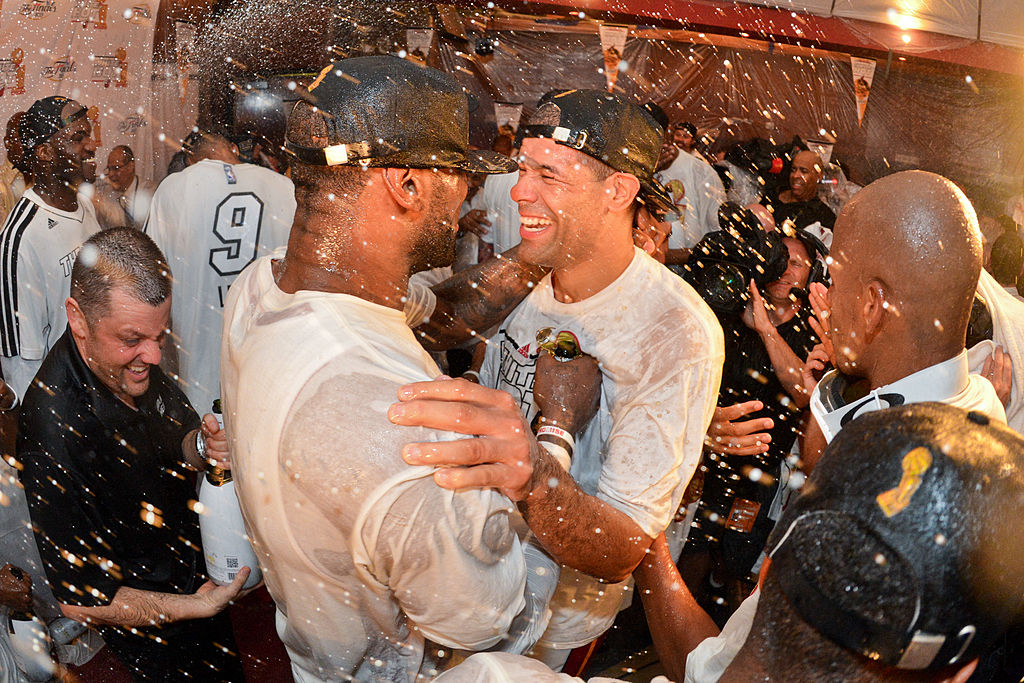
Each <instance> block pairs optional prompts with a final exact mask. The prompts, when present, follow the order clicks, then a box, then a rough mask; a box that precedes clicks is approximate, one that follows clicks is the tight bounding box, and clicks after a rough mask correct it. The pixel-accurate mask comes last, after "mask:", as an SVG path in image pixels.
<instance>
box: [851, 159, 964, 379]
mask: <svg viewBox="0 0 1024 683" xmlns="http://www.w3.org/2000/svg"><path fill="white" fill-rule="evenodd" d="M832 258H833V259H834V261H835V263H834V266H833V269H832V272H833V278H834V280H835V285H834V291H833V293H832V300H833V307H834V308H836V309H837V311H836V315H837V319H836V320H834V323H833V325H834V327H848V328H849V329H845V330H840V331H841V333H842V335H843V336H848V335H850V334H851V333H854V331H856V330H859V331H860V334H861V335H863V337H862V338H861V339H856V338H855V339H853V340H848V342H849V346H850V348H852V349H856V348H858V347H860V346H861V345H863V344H869V343H870V342H871V341H872V338H873V336H874V335H873V334H872V331H871V329H870V328H871V325H870V324H868V323H864V320H861V321H860V322H862V323H864V324H865V325H866V327H865V328H863V329H862V328H860V327H858V325H857V324H856V321H855V318H857V316H861V317H862V318H863V316H865V315H866V314H865V305H866V304H868V303H869V300H870V299H871V298H872V296H873V295H872V294H871V293H870V291H869V290H870V289H871V287H872V286H875V287H876V292H875V295H877V296H878V297H881V298H880V299H879V301H880V302H881V311H879V312H878V315H879V316H880V317H879V318H878V322H879V323H880V324H881V325H883V326H884V325H886V324H888V325H889V329H888V331H889V332H890V333H892V332H895V331H897V330H899V331H901V332H900V334H902V335H903V336H904V341H906V342H908V343H915V344H921V345H924V344H931V345H933V346H935V345H938V346H939V347H942V348H953V347H956V346H957V345H959V347H962V346H963V343H964V339H965V335H966V329H967V321H968V319H969V317H970V310H971V302H972V301H973V297H974V291H975V289H976V287H977V284H978V276H979V274H980V272H981V232H980V230H979V229H978V218H977V215H976V214H975V212H974V208H973V207H972V206H971V203H970V201H969V200H968V199H967V197H966V196H965V195H964V193H963V192H962V191H960V189H959V188H958V187H957V186H956V185H954V184H953V183H952V182H951V181H950V180H947V179H946V178H943V177H942V176H939V175H936V174H934V173H928V172H925V171H905V172H902V173H895V174H893V175H890V176H887V177H885V178H882V179H881V180H877V181H875V182H874V183H871V184H870V185H868V186H867V187H865V188H864V189H863V190H861V191H860V192H858V193H857V194H856V195H855V196H854V197H853V199H851V200H850V201H849V202H848V203H847V204H846V206H845V207H844V208H843V211H842V213H841V214H840V215H839V218H838V219H837V221H836V226H835V241H834V243H833V245H832ZM851 315H852V316H853V318H851V317H850V316H851ZM887 338H889V339H892V337H891V336H888V337H887ZM877 351H878V352H879V353H881V352H882V350H881V349H877ZM892 352H893V349H889V351H888V353H892ZM865 355H869V354H865ZM847 370H848V369H847Z"/></svg>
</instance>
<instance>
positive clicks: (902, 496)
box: [875, 446, 932, 517]
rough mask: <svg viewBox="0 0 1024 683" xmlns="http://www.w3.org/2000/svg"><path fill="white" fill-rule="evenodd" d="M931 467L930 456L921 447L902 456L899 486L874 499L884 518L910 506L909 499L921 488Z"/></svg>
mask: <svg viewBox="0 0 1024 683" xmlns="http://www.w3.org/2000/svg"><path fill="white" fill-rule="evenodd" d="M931 466H932V454H931V453H930V452H929V451H928V449H927V448H925V447H923V446H918V447H917V448H915V449H914V450H912V451H910V452H909V453H907V454H906V455H905V456H903V476H902V477H900V483H899V486H897V487H896V488H894V489H889V490H888V491H885V492H883V493H879V494H878V497H877V498H876V499H875V500H877V501H878V507H880V508H882V512H884V513H885V516H886V517H892V516H893V515H896V514H899V513H900V512H902V511H903V510H905V509H906V507H907V506H908V505H910V499H911V497H912V496H913V495H914V492H915V491H917V489H918V488H919V487H920V486H921V482H922V481H924V473H925V472H927V471H928V468H929V467H931Z"/></svg>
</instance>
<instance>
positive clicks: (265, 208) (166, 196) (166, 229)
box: [146, 159, 295, 415]
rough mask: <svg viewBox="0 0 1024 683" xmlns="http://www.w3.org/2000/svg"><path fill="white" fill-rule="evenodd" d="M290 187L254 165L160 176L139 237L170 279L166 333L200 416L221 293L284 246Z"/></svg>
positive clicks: (211, 388) (209, 381) (216, 354)
mask: <svg viewBox="0 0 1024 683" xmlns="http://www.w3.org/2000/svg"><path fill="white" fill-rule="evenodd" d="M294 216H295V187H294V186H293V185H292V182H291V180H289V179H288V178H286V177H284V176H283V175H280V174H279V173H274V172H273V171H271V170H269V169H266V168H263V167H262V166H255V165H253V164H226V163H223V162H221V161H214V160H212V159H205V160H203V161H200V162H198V163H196V164H193V165H192V166H189V167H188V168H186V169H185V170H183V171H181V172H179V173H174V174H171V175H169V176H167V177H166V178H165V179H164V181H163V182H162V183H160V187H158V188H157V191H156V193H155V194H154V195H153V205H152V209H151V210H150V214H149V222H148V223H147V224H146V232H147V233H148V234H149V235H150V237H152V238H153V241H155V242H156V243H157V245H158V246H159V247H160V249H162V250H163V252H164V254H165V255H166V256H167V260H168V262H169V265H170V266H171V272H172V273H173V275H174V294H173V296H172V300H171V327H172V329H173V333H174V334H173V340H174V343H175V345H176V347H177V352H178V354H177V355H178V374H179V375H180V376H181V379H182V381H183V383H184V389H185V393H186V394H187V395H188V397H189V400H190V401H191V402H192V406H193V407H194V408H195V409H196V411H198V412H199V414H200V415H202V414H203V413H206V412H209V411H210V408H211V406H212V403H213V400H214V399H215V398H217V397H218V396H220V336H221V322H222V319H223V308H224V300H225V299H226V298H227V291H228V287H230V286H231V283H232V282H234V281H235V277H237V276H238V274H239V273H241V272H242V270H243V269H244V268H245V267H246V266H247V265H249V264H250V263H252V262H253V261H255V260H256V259H257V258H258V257H260V256H264V255H266V254H269V253H270V252H272V251H273V250H274V249H276V248H278V247H281V246H284V245H285V244H287V243H288V231H289V230H290V228H291V224H292V218H293V217H294Z"/></svg>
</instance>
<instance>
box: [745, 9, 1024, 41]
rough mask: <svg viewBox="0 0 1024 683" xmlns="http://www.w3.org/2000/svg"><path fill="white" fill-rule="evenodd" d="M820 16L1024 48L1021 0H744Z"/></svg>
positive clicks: (1023, 12)
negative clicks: (862, 21) (857, 20)
mask: <svg viewBox="0 0 1024 683" xmlns="http://www.w3.org/2000/svg"><path fill="white" fill-rule="evenodd" d="M741 1H742V2H745V3H747V4H751V5H762V6H766V7H775V8H778V9H783V10H787V11H794V12H807V13H810V14H818V15H820V16H826V17H828V16H834V17H841V18H846V19H861V20H864V21H872V22H877V23H880V24H891V25H894V26H899V27H900V28H901V29H904V30H906V29H911V30H919V31H931V32H934V33H943V34H946V35H950V36H960V37H962V38H970V39H972V40H973V39H977V40H983V41H987V42H992V43H1000V44H1003V45H1013V46H1016V47H1024V11H1022V7H1021V3H1020V0H741Z"/></svg>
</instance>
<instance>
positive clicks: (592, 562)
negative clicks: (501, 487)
mask: <svg viewBox="0 0 1024 683" xmlns="http://www.w3.org/2000/svg"><path fill="white" fill-rule="evenodd" d="M541 450H543V449H541ZM534 469H535V472H536V476H535V481H537V482H538V484H537V485H536V486H535V487H534V488H533V490H532V491H531V493H530V495H529V496H527V497H526V498H524V499H523V500H522V501H520V502H519V510H520V512H522V514H523V517H524V518H525V519H526V523H527V524H529V526H530V530H531V531H533V533H534V534H535V535H536V536H537V538H538V539H539V540H540V542H541V544H542V545H543V546H544V548H545V550H547V551H548V552H549V553H550V554H551V556H552V557H554V558H555V560H557V561H558V562H559V563H561V564H565V565H568V566H570V567H572V568H574V569H577V570H579V571H581V572H583V573H584V574H589V575H590V576H593V577H595V578H598V579H601V580H602V581H608V582H611V583H618V582H619V581H623V580H625V579H626V578H627V577H628V576H629V575H630V573H631V572H632V571H633V569H635V568H636V566H637V565H638V564H639V563H640V560H641V559H643V557H644V555H645V553H646V551H647V548H648V547H649V546H650V544H651V538H650V537H649V536H647V535H646V534H645V533H644V532H643V530H641V529H640V527H639V526H637V525H636V523H635V522H634V521H633V520H631V519H630V518H629V517H628V516H626V515H625V514H623V513H622V512H620V511H618V510H616V509H615V508H613V507H612V506H611V505H608V504H607V503H605V502H604V501H602V500H599V499H598V498H596V497H595V496H591V495H588V494H586V493H584V491H583V490H582V489H580V487H579V485H578V484H577V483H576V482H575V481H573V479H572V477H571V476H569V473H568V472H566V471H565V470H564V469H563V468H562V467H560V466H559V465H558V463H557V461H555V459H554V458H553V457H552V456H551V455H550V454H547V453H545V454H543V455H542V456H541V457H540V458H538V459H537V462H536V463H535V464H534Z"/></svg>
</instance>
